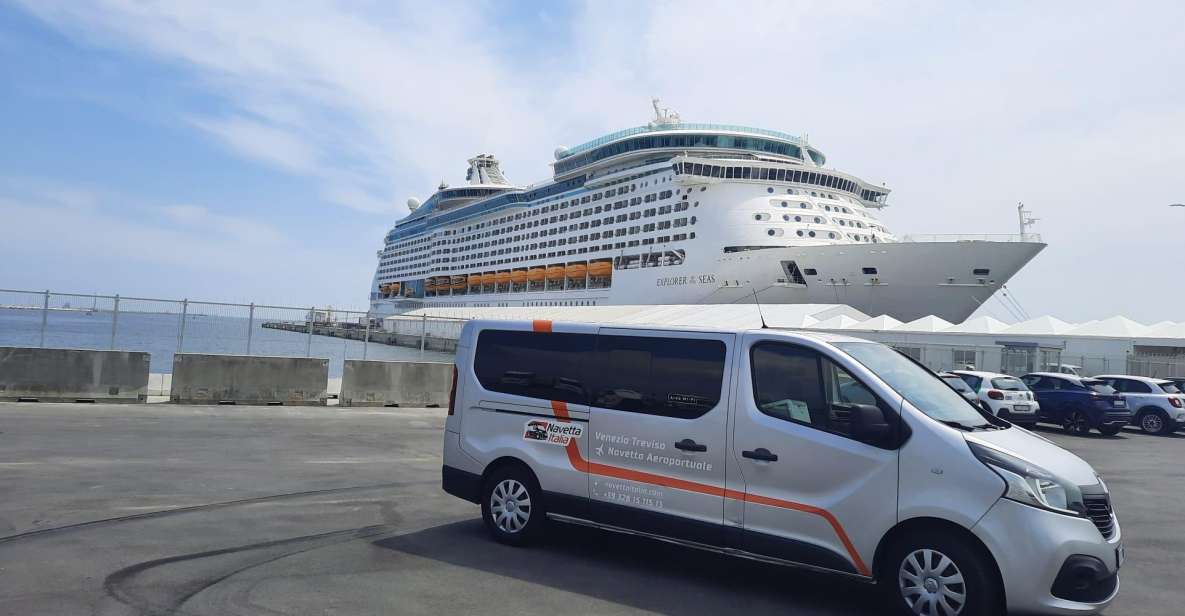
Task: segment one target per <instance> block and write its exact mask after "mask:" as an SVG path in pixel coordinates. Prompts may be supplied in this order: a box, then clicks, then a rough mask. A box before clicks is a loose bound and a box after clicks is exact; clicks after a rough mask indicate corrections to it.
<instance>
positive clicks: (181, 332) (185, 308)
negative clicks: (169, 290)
mask: <svg viewBox="0 0 1185 616" xmlns="http://www.w3.org/2000/svg"><path fill="white" fill-rule="evenodd" d="M188 312H189V298H188V297H187V298H185V299H183V300H181V327H179V328H177V352H178V353H180V352H182V349H184V348H185V315H186V314H187V313H188Z"/></svg>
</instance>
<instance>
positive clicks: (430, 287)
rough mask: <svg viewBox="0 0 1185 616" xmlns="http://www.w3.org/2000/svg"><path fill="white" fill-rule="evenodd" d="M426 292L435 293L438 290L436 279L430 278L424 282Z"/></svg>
mask: <svg viewBox="0 0 1185 616" xmlns="http://www.w3.org/2000/svg"><path fill="white" fill-rule="evenodd" d="M424 290H425V291H435V290H436V279H435V278H429V279H427V280H425V281H424Z"/></svg>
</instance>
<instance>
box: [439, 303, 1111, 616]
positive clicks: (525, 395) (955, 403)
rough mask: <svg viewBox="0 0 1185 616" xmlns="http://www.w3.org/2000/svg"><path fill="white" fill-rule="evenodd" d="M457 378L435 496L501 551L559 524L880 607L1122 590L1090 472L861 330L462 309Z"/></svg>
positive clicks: (1102, 596)
mask: <svg viewBox="0 0 1185 616" xmlns="http://www.w3.org/2000/svg"><path fill="white" fill-rule="evenodd" d="M507 372H514V373H531V374H534V375H536V378H535V379H533V380H532V381H531V382H530V383H528V384H523V383H521V382H520V381H519V380H516V379H505V378H503V375H505V374H506V373H507ZM453 374H454V376H453V391H454V392H455V395H454V396H452V397H451V399H450V401H449V408H448V413H447V416H446V420H445V426H444V430H443V431H442V436H443V441H444V442H443V448H444V460H443V465H442V468H441V483H442V487H443V489H444V490H445V492H447V493H449V494H452V495H455V496H458V497H460V498H463V499H465V500H468V501H470V502H473V503H476V504H478V505H480V507H481V516H482V518H483V521H484V523H485V526H486V528H487V530H488V531H489V533H490V535H491V536H492V537H493V539H494V540H496V541H499V542H503V543H507V544H511V545H525V544H529V543H531V541H532V540H533V539H535V538H538V537H539V536H540V535H541V534H542V533H545V532H547V531H548V530H549V529H554V528H555V527H556V526H559V524H560V523H569V524H579V525H582V526H591V527H597V528H602V529H605V530H608V531H613V532H624V533H627V535H626V537H627V539H626V541H639V540H640V539H637V538H639V537H649V538H657V539H660V540H666V541H673V542H676V543H678V544H680V545H683V546H687V547H695V548H699V549H705V550H712V551H715V552H719V553H724V554H729V555H736V556H742V557H747V558H751V559H756V560H760V561H764V562H766V563H780V564H786V565H792V566H805V567H807V568H809V569H812V570H825V571H833V572H839V573H842V574H845V575H847V576H849V577H855V578H857V579H862V580H865V581H870V582H871V581H876V582H878V586H879V588H883V589H884V592H885V593H886V595H887V596H886V602H885V603H884V604H883V605H882V606H881V609H878V610H876V611H877V613H878V614H889V613H896V614H904V615H908V616H916V615H917V614H919V613H921V614H929V615H931V616H937V615H940V614H941V615H955V614H961V615H962V616H986V615H989V614H991V615H996V614H1004V613H1026V614H1031V613H1044V614H1094V613H1097V612H1099V611H1102V610H1104V609H1106V607H1107V605H1108V604H1109V603H1110V602H1111V601H1112V600H1113V599H1114V597H1115V595H1116V593H1117V592H1118V588H1119V577H1120V576H1119V575H1118V571H1119V569H1120V568H1121V567H1122V566H1123V561H1124V550H1123V545H1122V542H1123V539H1122V535H1121V530H1120V528H1119V523H1118V521H1117V519H1116V516H1115V514H1114V512H1113V510H1112V508H1111V503H1110V497H1109V495H1108V492H1107V486H1106V484H1104V483H1103V481H1102V480H1101V479H1100V478H1099V476H1098V475H1097V474H1096V471H1095V470H1094V469H1093V468H1091V467H1090V465H1088V464H1087V463H1086V462H1084V461H1083V460H1081V459H1080V458H1078V457H1077V456H1075V455H1074V454H1072V453H1070V452H1069V451H1066V450H1065V449H1062V448H1060V447H1058V446H1057V445H1055V444H1053V443H1051V442H1050V441H1048V440H1046V439H1043V438H1040V437H1038V436H1036V435H1034V434H1032V433H1030V432H1029V431H1027V430H1022V429H1020V428H1018V427H1016V426H1014V425H1012V424H1011V423H1009V422H1006V421H1002V420H1000V419H998V418H996V417H993V416H991V415H988V414H986V413H984V412H983V411H981V410H980V409H977V408H975V407H973V406H971V405H970V404H968V403H967V402H966V400H964V399H963V398H962V397H960V396H959V395H958V393H956V392H955V391H954V390H952V389H951V387H949V386H948V385H947V384H945V383H944V382H943V381H941V380H940V379H939V378H938V377H936V376H935V375H934V374H933V373H932V372H930V371H929V370H928V369H926V368H925V367H924V366H922V365H921V364H919V363H917V362H915V361H914V360H912V359H910V358H908V357H906V356H904V355H902V354H899V353H897V352H896V351H894V350H892V349H890V348H889V347H887V346H884V345H881V344H877V343H875V342H870V341H867V340H860V339H857V338H850V337H847V336H838V335H833V334H824V333H819V332H810V333H805V332H794V331H787V330H772V329H731V328H716V329H708V328H702V329H700V328H688V327H678V328H662V327H637V326H635V327H628V326H621V325H614V326H612V327H610V326H604V327H602V326H599V325H598V324H595V323H559V322H552V321H546V320H536V321H493V320H488V321H487V320H481V319H476V320H471V321H469V322H467V323H466V324H465V327H464V329H463V330H462V332H461V335H460V339H459V340H458V344H457V355H456V370H455V371H454V373H453ZM564 382H567V383H570V384H572V385H578V387H564V386H561V385H560V383H564ZM622 392H628V393H629V394H630V395H622ZM536 421H538V422H546V423H547V424H548V426H549V428H548V433H549V438H548V439H547V440H535V439H531V438H529V437H527V438H524V430H523V428H524V426H525V425H529V424H530V423H531V422H536ZM561 532H562V531H561ZM638 546H639V548H641V547H642V544H638ZM725 566H726V565H722V567H725ZM1005 589H1007V592H1005ZM914 606H923V610H921V611H918V610H916V609H915V608H914Z"/></svg>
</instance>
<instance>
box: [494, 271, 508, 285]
mask: <svg viewBox="0 0 1185 616" xmlns="http://www.w3.org/2000/svg"><path fill="white" fill-rule="evenodd" d="M494 280H497V281H498V284H510V272H498V273H497V274H496V275H495V276H494Z"/></svg>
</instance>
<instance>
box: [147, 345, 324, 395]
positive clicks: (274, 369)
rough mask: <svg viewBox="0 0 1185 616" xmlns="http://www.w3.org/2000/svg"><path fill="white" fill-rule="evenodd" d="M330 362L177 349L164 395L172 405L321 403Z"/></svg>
mask: <svg viewBox="0 0 1185 616" xmlns="http://www.w3.org/2000/svg"><path fill="white" fill-rule="evenodd" d="M328 383H329V360H328V359H319V358H315V357H314V358H309V357H258V356H247V355H205V354H199V353H178V354H176V355H174V356H173V381H172V383H171V384H170V387H169V399H170V401H172V402H173V403H175V404H273V405H287V406H317V405H324V404H325V400H326V398H327V397H328V395H327V392H326V389H327V386H328Z"/></svg>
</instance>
